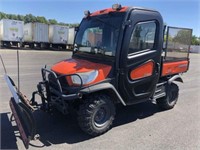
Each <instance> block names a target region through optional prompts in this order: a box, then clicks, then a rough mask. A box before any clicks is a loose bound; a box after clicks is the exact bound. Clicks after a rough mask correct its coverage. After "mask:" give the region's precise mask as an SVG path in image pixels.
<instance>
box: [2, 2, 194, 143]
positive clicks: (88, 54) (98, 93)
mask: <svg viewBox="0 0 200 150" xmlns="http://www.w3.org/2000/svg"><path fill="white" fill-rule="evenodd" d="M84 14H85V17H84V18H83V19H82V21H81V23H80V26H79V27H78V28H77V34H76V37H75V41H74V50H73V55H72V58H70V59H66V60H63V61H61V62H59V63H57V64H55V65H54V66H52V67H51V68H50V69H47V67H45V68H42V71H41V72H42V78H43V80H42V82H40V83H39V84H38V86H37V88H38V90H37V91H36V92H33V97H32V98H31V100H28V99H27V98H26V97H25V96H24V95H23V94H22V93H20V92H19V91H18V89H17V87H16V86H15V84H14V82H13V81H12V80H11V78H10V77H9V76H7V75H5V80H6V81H7V83H8V85H9V87H10V89H11V91H12V93H13V97H12V98H11V101H10V106H11V110H12V112H13V115H14V117H15V120H16V122H17V124H18V127H19V130H20V133H21V137H22V139H23V141H24V143H25V146H26V147H28V144H29V141H30V140H31V139H34V137H35V135H36V127H35V124H36V123H35V120H34V116H33V112H34V110H35V107H37V108H39V109H41V110H46V111H50V110H51V109H52V108H56V109H57V110H59V111H61V112H62V113H63V114H67V113H68V110H70V109H71V108H73V109H75V110H76V111H77V118H78V123H79V125H80V128H81V129H82V130H83V131H84V132H86V133H87V134H90V135H92V136H98V135H100V134H103V133H105V132H106V131H108V130H109V129H110V127H111V125H112V123H113V120H114V117H115V105H116V104H117V103H121V104H122V105H124V106H127V105H132V104H137V103H141V102H145V101H153V102H156V103H157V104H158V106H159V107H160V108H161V109H171V108H173V107H174V106H175V104H176V102H177V100H178V93H179V88H178V86H177V84H175V83H174V82H175V81H177V82H183V80H182V79H181V76H180V74H182V73H184V72H186V71H187V70H188V68H189V48H190V42H191V35H192V30H191V29H187V28H177V27H167V28H166V26H164V24H163V19H162V16H161V15H160V13H159V12H157V11H155V10H150V9H145V8H139V7H122V6H121V5H119V4H116V5H113V7H112V8H108V9H104V10H99V11H96V12H94V13H90V12H89V11H85V13H84ZM165 29H167V30H166V31H165ZM165 33H166V34H165ZM163 47H164V48H163ZM36 94H38V95H40V97H41V101H42V103H41V104H38V103H37V102H36V100H35V95H36Z"/></svg>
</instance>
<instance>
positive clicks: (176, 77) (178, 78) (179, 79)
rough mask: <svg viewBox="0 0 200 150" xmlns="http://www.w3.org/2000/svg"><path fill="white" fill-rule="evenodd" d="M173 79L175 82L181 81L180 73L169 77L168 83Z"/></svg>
mask: <svg viewBox="0 0 200 150" xmlns="http://www.w3.org/2000/svg"><path fill="white" fill-rule="evenodd" d="M173 81H177V82H181V83H183V79H182V78H181V76H180V75H175V76H173V77H172V78H170V79H169V80H168V83H169V84H171V83H172V82H173Z"/></svg>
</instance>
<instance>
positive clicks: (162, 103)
mask: <svg viewBox="0 0 200 150" xmlns="http://www.w3.org/2000/svg"><path fill="white" fill-rule="evenodd" d="M178 95H179V88H178V86H177V85H176V84H175V83H171V84H167V85H166V96H165V97H162V98H159V99H157V100H156V101H157V104H158V106H159V107H160V108H161V109H163V110H168V109H172V108H173V107H174V106H175V105H176V102H177V101H178Z"/></svg>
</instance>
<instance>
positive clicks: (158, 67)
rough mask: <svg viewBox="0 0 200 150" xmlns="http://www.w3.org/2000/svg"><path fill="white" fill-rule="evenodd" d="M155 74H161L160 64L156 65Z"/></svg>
mask: <svg viewBox="0 0 200 150" xmlns="http://www.w3.org/2000/svg"><path fill="white" fill-rule="evenodd" d="M155 72H156V73H159V72H160V63H156V68H155Z"/></svg>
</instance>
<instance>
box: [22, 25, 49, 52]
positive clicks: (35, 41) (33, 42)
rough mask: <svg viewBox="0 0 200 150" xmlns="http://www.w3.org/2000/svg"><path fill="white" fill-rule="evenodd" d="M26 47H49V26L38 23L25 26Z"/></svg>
mask: <svg viewBox="0 0 200 150" xmlns="http://www.w3.org/2000/svg"><path fill="white" fill-rule="evenodd" d="M24 45H29V47H31V48H34V47H39V48H43V47H49V25H48V24H44V23H38V22H35V23H27V24H25V25H24Z"/></svg>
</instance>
